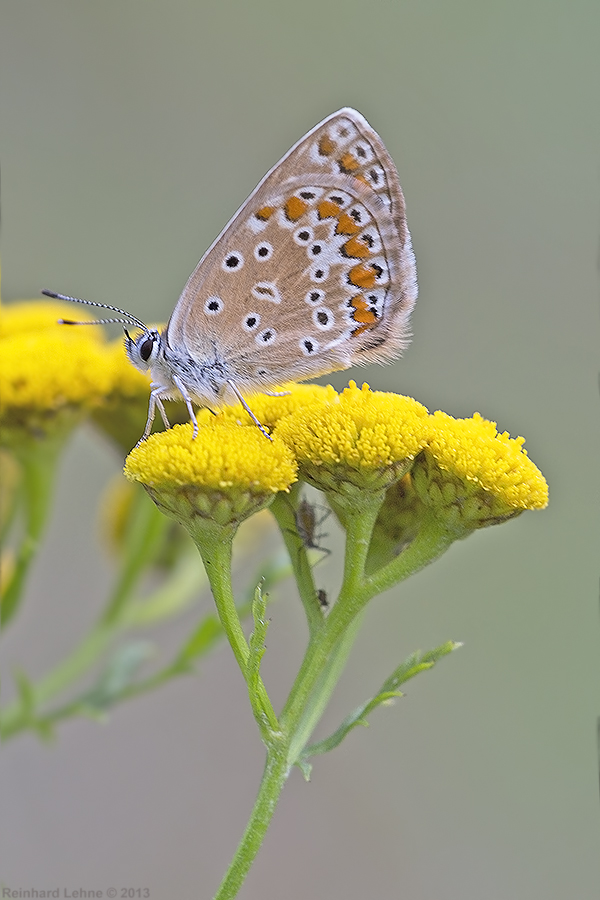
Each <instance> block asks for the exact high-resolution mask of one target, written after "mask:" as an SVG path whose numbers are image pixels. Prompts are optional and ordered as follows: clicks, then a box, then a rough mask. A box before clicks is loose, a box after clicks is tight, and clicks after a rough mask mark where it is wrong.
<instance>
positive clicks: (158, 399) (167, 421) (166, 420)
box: [156, 397, 171, 428]
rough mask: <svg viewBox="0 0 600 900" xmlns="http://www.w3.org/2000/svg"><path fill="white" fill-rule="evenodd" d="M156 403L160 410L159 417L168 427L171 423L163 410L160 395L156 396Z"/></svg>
mask: <svg viewBox="0 0 600 900" xmlns="http://www.w3.org/2000/svg"><path fill="white" fill-rule="evenodd" d="M156 405H157V406H158V411H159V412H160V417H161V419H162V420H163V422H164V425H165V428H170V427H171V423H170V422H169V420H168V419H167V414H166V412H165V406H164V403H163V402H162V400H161V399H160V397H157V398H156Z"/></svg>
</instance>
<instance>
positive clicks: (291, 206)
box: [284, 196, 308, 222]
mask: <svg viewBox="0 0 600 900" xmlns="http://www.w3.org/2000/svg"><path fill="white" fill-rule="evenodd" d="M284 209H285V214H286V217H287V218H288V219H289V220H290V222H295V221H296V220H297V219H299V218H300V216H301V215H303V213H305V212H306V210H307V209H308V203H306V201H305V200H301V199H300V197H295V196H294V197H290V198H289V200H286V201H285V206H284Z"/></svg>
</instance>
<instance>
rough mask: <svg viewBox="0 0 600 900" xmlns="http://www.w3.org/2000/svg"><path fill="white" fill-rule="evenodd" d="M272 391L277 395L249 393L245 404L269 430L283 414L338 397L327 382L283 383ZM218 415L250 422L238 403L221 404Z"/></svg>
mask: <svg viewBox="0 0 600 900" xmlns="http://www.w3.org/2000/svg"><path fill="white" fill-rule="evenodd" d="M273 393H279V394H280V395H279V396H273V395H272V394H251V395H250V396H249V397H247V398H246V400H247V403H248V406H249V407H250V409H251V410H252V412H253V413H254V415H255V416H256V418H257V419H258V421H259V422H260V423H261V425H264V426H265V427H266V428H269V429H272V428H274V426H275V425H277V423H278V422H279V421H280V419H283V417H284V416H287V415H289V414H290V413H292V412H295V411H296V410H297V409H299V408H300V407H302V406H310V405H311V404H314V403H319V402H325V401H327V400H333V399H334V398H335V397H336V396H337V394H336V392H335V389H334V388H333V387H332V386H331V385H330V384H328V385H326V386H325V387H321V385H318V384H283V385H281V387H279V388H274V390H273ZM219 415H220V416H223V417H224V418H225V419H228V420H230V421H233V422H239V423H240V424H241V425H251V424H253V423H252V419H251V418H250V416H249V415H248V413H247V412H246V410H245V409H244V408H243V406H242V404H241V403H234V404H232V405H231V406H224V407H223V408H222V409H221V410H220V411H219Z"/></svg>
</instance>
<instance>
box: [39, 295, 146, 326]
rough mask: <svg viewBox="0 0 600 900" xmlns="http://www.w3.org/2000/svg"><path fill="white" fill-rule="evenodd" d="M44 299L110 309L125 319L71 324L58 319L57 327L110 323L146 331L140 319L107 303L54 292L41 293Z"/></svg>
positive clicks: (71, 322) (66, 320)
mask: <svg viewBox="0 0 600 900" xmlns="http://www.w3.org/2000/svg"><path fill="white" fill-rule="evenodd" d="M42 294H44V296H45V297H52V298H53V299H54V300H68V301H69V303H83V304H84V305H85V306H96V307H99V308H100V309H110V310H112V312H117V313H120V314H121V315H122V316H126V318H125V319H97V320H96V321H95V322H73V321H71V319H59V320H58V324H59V325H110V324H111V323H113V322H115V323H119V324H121V325H137V327H138V328H141V330H142V331H148V330H149V329H148V326H147V325H144V323H143V322H142V320H141V319H138V318H137V317H136V316H133V315H132V314H131V313H128V312H127V311H126V310H124V309H119V307H118V306H109V305H108V303H96V302H95V301H94V300H81V299H80V298H79V297H68V296H67V295H66V294H55V293H54V291H46V290H44V291H42Z"/></svg>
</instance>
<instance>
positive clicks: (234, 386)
mask: <svg viewBox="0 0 600 900" xmlns="http://www.w3.org/2000/svg"><path fill="white" fill-rule="evenodd" d="M227 384H228V385H229V387H230V388H231V390H232V391H233V393H234V394H235V396H236V397H237V398H238V400H239V401H240V403H241V404H242V406H243V407H244V409H245V410H246V412H247V413H248V415H249V416H250V418H251V419H252V421H253V422H254V424H255V425H257V426H258V428H260V430H261V431H262V433H263V434H264V436H265V437H266V438H268V439H269V440H270V441H272V440H273V438H272V437H271V435H270V434H269V432H268V431H266V430H265V428H264V427H263V426H262V425H261V424H260V422H259V421H258V419H257V418H256V416H255V415H254V413H253V412H252V410H251V409H250V407H249V406H248V404H247V403H246V401H245V400H244V398H243V397H242V395H241V394H240V392H239V391H238V389H237V387H236V385H235V384H234V382H233V381H231V380H228V381H227Z"/></svg>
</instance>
